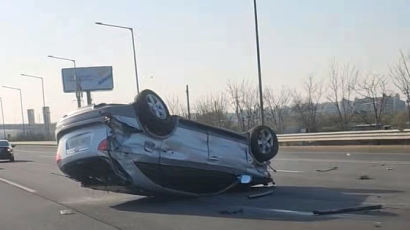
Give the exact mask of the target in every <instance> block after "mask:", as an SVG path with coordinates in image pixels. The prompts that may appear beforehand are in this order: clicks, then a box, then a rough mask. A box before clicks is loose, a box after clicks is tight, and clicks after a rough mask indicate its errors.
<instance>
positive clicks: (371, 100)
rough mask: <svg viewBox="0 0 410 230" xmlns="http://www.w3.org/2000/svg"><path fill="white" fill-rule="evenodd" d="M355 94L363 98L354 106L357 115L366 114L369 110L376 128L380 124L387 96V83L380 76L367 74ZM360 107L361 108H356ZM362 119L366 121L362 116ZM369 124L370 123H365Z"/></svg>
mask: <svg viewBox="0 0 410 230" xmlns="http://www.w3.org/2000/svg"><path fill="white" fill-rule="evenodd" d="M357 93H358V94H360V95H361V96H363V97H364V98H363V99H361V102H360V104H359V105H355V106H356V108H355V110H357V111H358V112H359V113H360V112H362V114H364V115H365V114H366V113H367V111H368V110H369V111H370V113H371V114H372V116H371V117H372V118H373V119H372V121H373V122H374V123H375V124H376V126H378V125H381V124H382V120H383V114H384V110H385V106H386V100H387V98H388V95H387V81H386V78H385V77H384V76H382V75H377V74H368V76H367V77H366V78H364V79H363V80H362V81H361V82H360V83H359V84H358V87H357ZM357 106H360V107H362V108H357ZM363 112H364V113H363ZM362 119H364V120H365V121H366V119H365V118H364V117H363V116H362ZM367 123H371V121H367Z"/></svg>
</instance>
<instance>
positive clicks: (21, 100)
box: [3, 85, 26, 134]
mask: <svg viewBox="0 0 410 230" xmlns="http://www.w3.org/2000/svg"><path fill="white" fill-rule="evenodd" d="M3 88H7V89H14V90H18V91H19V93H20V106H21V120H22V121H23V133H24V134H26V126H25V124H24V109H23V96H22V94H21V89H20V88H14V87H10V86H5V85H3Z"/></svg>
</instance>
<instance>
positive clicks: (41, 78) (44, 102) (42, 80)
mask: <svg viewBox="0 0 410 230" xmlns="http://www.w3.org/2000/svg"><path fill="white" fill-rule="evenodd" d="M20 75H21V76H24V77H31V78H37V79H40V80H41V90H42V93H43V108H44V107H46V98H45V96H44V78H43V77H39V76H34V75H29V74H24V73H22V74H20Z"/></svg>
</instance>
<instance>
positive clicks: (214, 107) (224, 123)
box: [195, 94, 232, 128]
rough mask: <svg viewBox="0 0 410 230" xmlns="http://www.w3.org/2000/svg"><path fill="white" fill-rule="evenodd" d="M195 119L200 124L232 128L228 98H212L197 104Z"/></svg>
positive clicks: (221, 96)
mask: <svg viewBox="0 0 410 230" xmlns="http://www.w3.org/2000/svg"><path fill="white" fill-rule="evenodd" d="M195 110H196V114H195V119H196V120H197V121H199V122H203V123H206V124H210V125H213V126H217V127H224V128H232V120H231V118H230V117H229V113H228V102H227V100H226V97H225V96H224V95H223V94H221V95H219V96H211V97H208V98H207V99H205V100H201V101H200V102H198V103H197V104H196V109H195Z"/></svg>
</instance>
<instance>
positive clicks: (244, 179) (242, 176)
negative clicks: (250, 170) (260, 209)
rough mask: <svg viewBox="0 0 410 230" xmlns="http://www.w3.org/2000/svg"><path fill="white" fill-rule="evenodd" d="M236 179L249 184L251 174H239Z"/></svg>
mask: <svg viewBox="0 0 410 230" xmlns="http://www.w3.org/2000/svg"><path fill="white" fill-rule="evenodd" d="M238 179H239V182H240V183H241V184H249V183H251V181H252V176H249V175H240V176H239V177H238Z"/></svg>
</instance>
